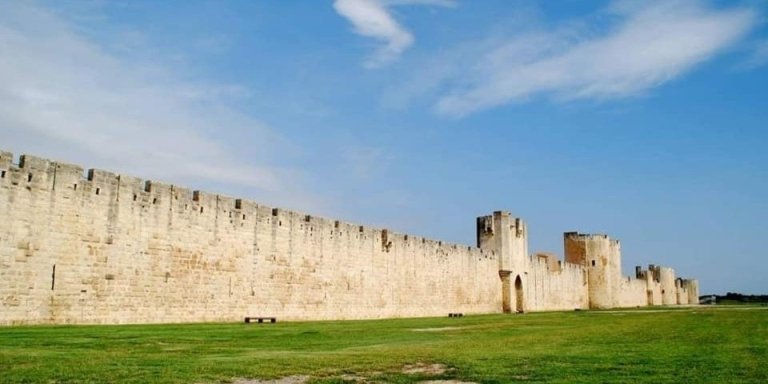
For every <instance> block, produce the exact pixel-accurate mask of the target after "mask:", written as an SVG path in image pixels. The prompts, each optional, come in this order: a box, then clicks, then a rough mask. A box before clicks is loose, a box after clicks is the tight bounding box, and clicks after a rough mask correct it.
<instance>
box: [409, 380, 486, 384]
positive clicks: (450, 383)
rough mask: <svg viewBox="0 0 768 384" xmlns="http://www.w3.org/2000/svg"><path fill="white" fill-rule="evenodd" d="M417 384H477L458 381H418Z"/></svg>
mask: <svg viewBox="0 0 768 384" xmlns="http://www.w3.org/2000/svg"><path fill="white" fill-rule="evenodd" d="M419 384H477V383H475V382H474V381H458V380H429V381H419Z"/></svg>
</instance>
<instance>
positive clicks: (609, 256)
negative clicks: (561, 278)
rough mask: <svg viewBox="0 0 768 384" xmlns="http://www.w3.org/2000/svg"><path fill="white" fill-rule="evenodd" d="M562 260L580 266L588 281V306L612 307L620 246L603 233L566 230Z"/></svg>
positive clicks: (613, 305) (616, 241) (618, 270)
mask: <svg viewBox="0 0 768 384" xmlns="http://www.w3.org/2000/svg"><path fill="white" fill-rule="evenodd" d="M563 242H564V249H565V261H566V262H568V263H573V264H579V265H583V266H584V267H585V269H586V270H587V278H588V282H589V307H590V308H593V309H595V308H612V307H615V306H616V303H617V301H618V297H614V296H615V293H616V291H617V290H618V289H619V287H620V284H621V282H620V279H621V245H620V244H619V241H618V240H613V239H611V238H610V237H608V236H607V235H587V234H580V233H577V232H566V233H565V234H564V235H563Z"/></svg>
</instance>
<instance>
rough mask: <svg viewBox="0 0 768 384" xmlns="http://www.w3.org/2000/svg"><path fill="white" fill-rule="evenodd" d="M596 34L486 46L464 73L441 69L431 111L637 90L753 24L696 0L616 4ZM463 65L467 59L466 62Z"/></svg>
mask: <svg viewBox="0 0 768 384" xmlns="http://www.w3.org/2000/svg"><path fill="white" fill-rule="evenodd" d="M609 14H610V15H611V16H612V18H613V20H616V21H615V22H614V23H613V24H612V25H610V26H609V27H608V28H607V29H606V30H605V31H604V32H602V33H591V34H589V33H587V34H584V32H574V31H573V30H569V29H566V28H563V29H560V30H556V31H543V32H538V33H526V34H521V35H519V36H517V37H514V38H510V39H506V40H504V41H502V42H499V43H497V44H495V45H494V46H493V47H492V48H489V49H487V50H486V51H485V52H484V54H482V55H480V59H479V60H477V61H475V62H473V63H468V64H469V66H470V68H472V69H470V70H465V71H459V70H456V69H454V70H452V71H447V73H448V75H446V76H445V77H444V78H442V79H440V81H439V83H440V84H439V85H433V86H442V87H443V91H442V93H440V94H439V95H438V101H437V103H436V105H435V110H436V111H437V112H438V113H439V114H442V115H447V116H452V117H462V116H465V115H468V114H472V113H475V112H477V111H481V110H485V109H489V108H493V107H497V106H500V105H504V104H507V103H512V102H520V101H524V100H526V99H528V98H530V97H533V96H537V95H545V96H549V97H552V98H554V99H557V100H574V99H595V100H603V99H614V98H624V97H629V96H635V95H638V94H642V93H643V92H646V91H647V90H649V89H651V88H654V87H657V86H659V85H661V84H664V83H665V82H668V81H670V80H672V79H675V78H677V77H679V76H681V75H683V74H684V73H686V72H688V71H690V70H691V69H692V68H694V67H695V66H696V65H697V64H700V63H702V62H704V61H705V60H707V59H710V58H712V57H713V56H715V55H716V54H718V53H720V52H722V51H723V50H725V49H726V48H728V47H730V46H732V45H733V44H734V43H735V42H736V41H738V40H739V39H740V38H741V37H743V36H744V35H745V34H746V33H747V32H748V31H749V30H750V29H751V28H752V27H753V26H754V25H755V24H756V20H757V17H756V14H755V12H754V11H753V10H751V9H749V8H728V9H714V8H710V7H708V6H706V5H704V4H703V3H701V2H692V1H674V0H670V1H652V2H643V3H636V2H635V3H633V2H615V3H614V4H612V6H611V7H610V9H609ZM465 64H467V63H465Z"/></svg>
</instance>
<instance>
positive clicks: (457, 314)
mask: <svg viewBox="0 0 768 384" xmlns="http://www.w3.org/2000/svg"><path fill="white" fill-rule="evenodd" d="M463 316H464V314H463V313H449V314H448V317H463Z"/></svg>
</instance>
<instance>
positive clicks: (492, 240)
mask: <svg viewBox="0 0 768 384" xmlns="http://www.w3.org/2000/svg"><path fill="white" fill-rule="evenodd" d="M477 247H478V248H480V249H483V250H488V251H492V252H495V253H496V254H497V255H498V259H499V277H500V278H501V281H502V308H503V311H504V312H506V313H509V312H512V311H515V312H524V311H525V309H526V305H525V302H526V299H525V296H526V294H525V288H524V287H525V286H526V275H527V273H528V269H529V265H528V263H529V259H528V234H527V228H526V225H525V222H523V220H522V219H520V218H515V217H512V216H511V215H510V213H509V212H503V211H496V212H494V213H493V215H489V216H481V217H478V218H477Z"/></svg>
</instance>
